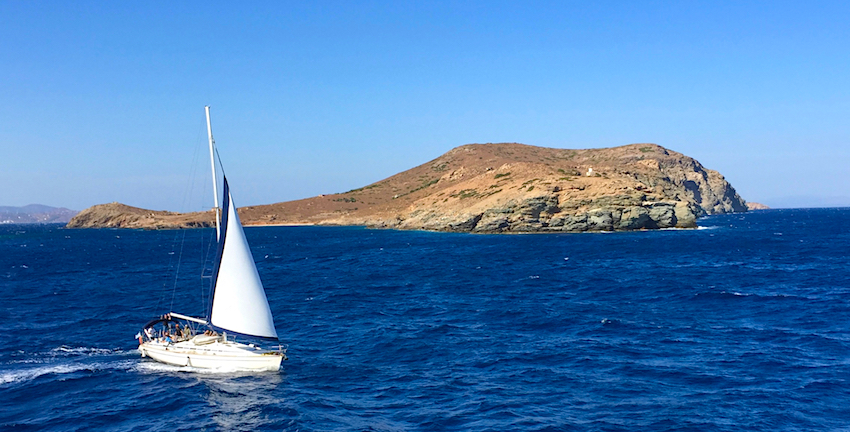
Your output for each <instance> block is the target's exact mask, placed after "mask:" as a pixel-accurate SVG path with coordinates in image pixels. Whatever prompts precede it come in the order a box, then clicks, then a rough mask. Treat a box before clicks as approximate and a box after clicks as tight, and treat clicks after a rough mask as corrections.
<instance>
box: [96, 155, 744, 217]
mask: <svg viewBox="0 0 850 432" xmlns="http://www.w3.org/2000/svg"><path fill="white" fill-rule="evenodd" d="M87 211H88V210H87ZM744 211H747V205H746V203H745V202H744V200H742V199H741V197H739V196H738V194H737V193H736V192H735V189H734V188H733V187H732V186H731V185H730V184H729V183H728V182H727V181H726V180H725V179H724V178H723V176H722V175H720V173H718V172H716V171H712V170H709V169H706V168H704V167H703V166H702V165H701V164H700V163H699V162H697V161H696V160H694V159H692V158H690V157H688V156H685V155H683V154H681V153H677V152H674V151H671V150H668V149H665V148H663V147H661V146H658V145H655V144H631V145H626V146H622V147H614V148H607V149H590V150H568V149H554V148H544V147H534V146H529V145H524V144H514V143H507V144H469V145H464V146H461V147H457V148H455V149H453V150H451V151H449V152H448V153H446V154H444V155H442V156H440V157H439V158H437V159H434V160H432V161H430V162H428V163H426V164H423V165H420V166H418V167H415V168H413V169H410V170H407V171H404V172H402V173H399V174H396V175H394V176H392V177H389V178H387V179H384V180H381V181H379V182H376V183H373V184H371V185H368V186H365V187H363V188H359V189H355V190H351V191H348V192H345V193H340V194H331V195H322V196H318V197H313V198H308V199H303V200H298V201H290V202H283V203H277V204H270V205H263V206H253V207H245V208H241V209H239V214H240V219H241V220H242V222H243V223H244V224H246V225H248V224H293V223H309V224H321V225H365V226H368V227H375V228H397V229H422V230H433V231H457V232H477V233H525V232H553V231H554V232H579V231H619V230H640V229H657V228H671V227H681V228H687V227H695V226H696V220H697V219H698V218H699V217H701V216H704V215H708V214H722V213H730V212H744ZM84 213H85V212H84ZM81 215H82V214H81ZM152 218H153V219H156V217H152ZM111 220H113V221H114V220H115V218H114V217H113V218H112V219H111ZM210 220H211V218H210ZM160 223H161V224H164V225H166V226H167V225H168V223H170V222H168V221H166V220H165V219H162V220H161V222H160ZM128 226H129V225H128ZM190 226H191V225H190Z"/></svg>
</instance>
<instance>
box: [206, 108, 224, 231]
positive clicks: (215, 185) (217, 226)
mask: <svg viewBox="0 0 850 432" xmlns="http://www.w3.org/2000/svg"><path fill="white" fill-rule="evenodd" d="M204 110H205V111H206V113H207V136H208V137H209V139H210V167H211V168H212V182H213V200H214V202H215V207H213V210H215V238H216V239H220V238H221V209H220V208H219V207H218V183H217V182H216V180H215V140H214V139H213V136H212V125H210V107H209V105H207V106H205V107H204Z"/></svg>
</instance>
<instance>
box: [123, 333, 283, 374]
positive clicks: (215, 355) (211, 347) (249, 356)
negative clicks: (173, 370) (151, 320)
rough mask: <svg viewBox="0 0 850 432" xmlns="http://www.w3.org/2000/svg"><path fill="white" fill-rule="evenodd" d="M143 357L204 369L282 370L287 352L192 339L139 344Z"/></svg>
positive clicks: (234, 343)
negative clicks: (204, 342)
mask: <svg viewBox="0 0 850 432" xmlns="http://www.w3.org/2000/svg"><path fill="white" fill-rule="evenodd" d="M139 351H140V352H141V353H142V357H150V358H152V359H154V360H156V361H159V362H162V363H167V364H171V365H175V366H190V367H195V368H202V369H236V370H244V369H248V370H268V371H276V370H279V369H280V362H281V360H283V358H284V355H283V354H282V353H279V352H277V351H267V350H263V349H260V348H257V347H252V346H250V345H245V344H241V343H236V342H224V343H223V342H220V341H217V342H214V343H210V344H205V345H196V344H195V343H194V342H193V341H191V340H189V341H185V342H177V343H164V342H145V343H143V344H141V345H139Z"/></svg>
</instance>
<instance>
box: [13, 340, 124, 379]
mask: <svg viewBox="0 0 850 432" xmlns="http://www.w3.org/2000/svg"><path fill="white" fill-rule="evenodd" d="M134 355H137V353H136V351H135V350H129V351H128V350H122V349H120V348H95V347H69V346H66V345H62V346H59V347H56V348H53V349H51V350H50V351H47V352H41V353H21V357H22V358H19V359H15V360H12V361H10V362H8V363H5V364H4V365H3V369H4V370H3V371H0V386H5V385H10V384H17V383H21V382H27V381H33V380H35V379H37V378H39V377H42V376H45V375H68V374H74V373H82V372H98V371H113V370H130V369H131V368H132V367H133V365H134V363H136V362H135V361H134V360H131V359H129V358H128V357H130V356H134Z"/></svg>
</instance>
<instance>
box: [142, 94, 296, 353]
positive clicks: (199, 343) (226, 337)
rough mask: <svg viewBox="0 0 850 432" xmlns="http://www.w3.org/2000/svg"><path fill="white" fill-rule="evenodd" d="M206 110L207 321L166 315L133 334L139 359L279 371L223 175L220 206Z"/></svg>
mask: <svg viewBox="0 0 850 432" xmlns="http://www.w3.org/2000/svg"><path fill="white" fill-rule="evenodd" d="M205 111H206V116H207V135H208V137H209V147H210V161H211V165H212V175H213V196H214V202H215V213H216V221H215V223H216V237H217V240H218V247H217V251H216V256H215V262H214V268H213V274H212V283H211V295H210V296H209V298H210V300H209V304H208V306H207V309H208V310H207V318H196V317H192V316H188V315H184V314H179V313H175V312H169V313H166V314H165V315H162V316H160V317H159V318H157V319H154V320H152V321H150V322H148V323H147V324H146V325H145V326H144V327H143V328H142V331H141V332H139V333H137V334H136V338H137V339H138V341H139V351H140V352H141V354H142V357H150V358H152V359H154V360H157V361H159V362H162V363H167V364H171V365H176V366H189V367H194V368H204V369H207V368H214V369H236V370H243V369H247V370H278V369H279V368H280V363H281V360H284V359H286V353H285V351H284V350H283V349H282V347H281V345H280V342H279V340H278V336H277V330H276V329H275V326H274V318H273V317H272V313H271V309H270V308H269V302H268V299H267V298H266V293H265V289H264V288H263V283H262V281H261V280H260V275H259V273H257V266H256V264H255V263H254V258H253V256H252V255H251V250H250V248H249V246H248V241H247V240H246V238H245V232H244V231H243V229H242V223H241V222H240V221H239V214H238V213H237V212H236V206H235V205H234V204H233V197H232V196H231V194H230V187H229V185H228V183H227V177H225V176H223V175H222V178H223V194H222V205H221V207H219V203H218V190H217V189H218V187H217V181H216V169H215V168H216V165H215V155H216V151H215V141H214V140H213V136H212V126H211V124H210V107H208V106H207V107H205ZM241 339H245V340H246V341H245V342H247V340H248V339H254V340H262V341H266V342H277V345H278V347H277V350H274V349H265V348H261V347H260V346H259V345H258V344H256V343H245V342H239V341H237V340H241Z"/></svg>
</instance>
